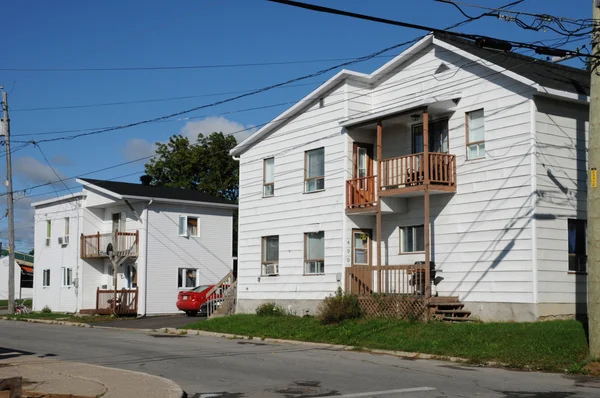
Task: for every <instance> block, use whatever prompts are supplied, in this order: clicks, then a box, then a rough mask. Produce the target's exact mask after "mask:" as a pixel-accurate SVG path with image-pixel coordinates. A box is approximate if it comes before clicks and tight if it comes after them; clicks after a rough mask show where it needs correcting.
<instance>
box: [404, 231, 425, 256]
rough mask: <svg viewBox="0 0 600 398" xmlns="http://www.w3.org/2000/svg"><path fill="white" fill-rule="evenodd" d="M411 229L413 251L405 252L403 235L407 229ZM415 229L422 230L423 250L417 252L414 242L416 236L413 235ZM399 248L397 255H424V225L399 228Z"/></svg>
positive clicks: (415, 242)
mask: <svg viewBox="0 0 600 398" xmlns="http://www.w3.org/2000/svg"><path fill="white" fill-rule="evenodd" d="M409 228H411V229H412V230H413V235H412V236H413V244H412V246H413V249H412V251H406V248H405V247H404V235H405V234H406V233H407V231H408V229H409ZM417 228H423V250H417V246H418V245H417V241H416V240H415V238H414V237H415V236H417V234H415V231H416V230H417ZM399 235H400V245H399V246H400V247H399V249H400V250H399V251H398V252H399V254H422V253H425V225H423V224H418V225H404V226H401V227H400V234H399Z"/></svg>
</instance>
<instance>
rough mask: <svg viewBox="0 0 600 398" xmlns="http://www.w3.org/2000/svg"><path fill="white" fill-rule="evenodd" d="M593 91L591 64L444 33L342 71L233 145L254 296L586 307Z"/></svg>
mask: <svg viewBox="0 0 600 398" xmlns="http://www.w3.org/2000/svg"><path fill="white" fill-rule="evenodd" d="M588 95H589V73H587V72H585V71H583V70H579V69H575V68H571V67H567V66H563V65H558V64H552V63H548V62H545V61H541V60H539V59H536V58H532V57H529V56H527V55H521V54H515V53H511V52H503V51H498V50H493V49H487V48H479V47H477V46H476V45H475V43H474V42H471V41H469V40H464V39H456V38H451V37H448V36H442V35H438V34H435V35H433V34H432V35H428V36H427V37H425V38H423V39H422V40H420V41H419V42H417V43H416V44H414V45H413V46H412V47H410V48H409V49H407V50H406V51H404V52H403V53H401V54H400V55H398V56H397V57H395V58H394V59H392V60H391V61H390V62H388V63H387V64H385V65H383V66H382V67H381V68H379V69H378V70H376V71H375V72H373V73H371V74H364V73H358V72H353V71H349V70H343V71H341V72H339V73H338V74H336V75H335V76H333V77H332V78H331V79H329V80H328V81H327V82H326V83H324V84H323V85H322V86H320V87H319V88H317V89H316V90H315V91H313V92H312V93H310V94H309V95H308V96H306V97H305V98H304V99H303V100H301V101H300V102H298V103H297V104H296V105H294V106H293V107H291V108H290V109H289V110H287V111H285V112H284V113H282V114H281V115H279V116H278V117H277V118H275V119H274V120H273V121H272V122H271V123H269V124H267V125H266V126H264V127H263V128H261V129H260V130H259V131H257V132H256V133H255V134H253V135H252V136H250V137H249V138H248V139H246V140H245V141H244V142H242V143H240V144H239V145H238V146H237V147H236V148H234V149H233V150H232V155H233V156H235V157H236V158H238V159H239V162H240V196H239V248H238V303H237V309H238V311H240V312H252V311H253V310H254V309H255V308H256V307H257V306H258V305H259V304H260V303H262V302H265V301H275V302H277V303H279V304H281V305H283V306H284V307H287V308H289V309H290V310H292V311H294V312H296V313H298V314H303V313H305V312H314V311H315V308H316V307H317V305H318V303H319V302H320V301H321V300H322V299H323V298H324V297H326V296H328V295H330V294H333V293H334V292H335V291H336V290H337V289H338V287H341V288H342V289H344V290H345V291H349V292H353V293H357V294H359V295H361V296H362V295H373V294H374V293H386V294H387V295H394V294H395V295H399V296H403V297H419V298H422V299H423V300H429V301H434V300H435V299H436V298H437V299H441V298H444V297H447V298H454V299H456V300H457V301H460V302H461V303H462V304H463V305H464V307H465V310H467V311H470V313H471V314H472V316H476V317H478V318H480V319H482V320H518V321H532V320H536V319H540V318H545V317H554V316H572V315H574V314H576V313H583V312H585V303H586V277H585V275H586V218H587V216H586V189H587V188H586V179H587V174H586V167H587V159H586V148H587V131H588V127H587V126H588V107H589V98H588Z"/></svg>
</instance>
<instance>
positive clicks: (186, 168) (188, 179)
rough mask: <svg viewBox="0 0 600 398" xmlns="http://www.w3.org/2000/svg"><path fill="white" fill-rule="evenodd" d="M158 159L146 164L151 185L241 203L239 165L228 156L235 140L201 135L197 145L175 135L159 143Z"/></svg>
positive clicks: (235, 238) (235, 233) (228, 136)
mask: <svg viewBox="0 0 600 398" xmlns="http://www.w3.org/2000/svg"><path fill="white" fill-rule="evenodd" d="M156 145H157V148H156V155H157V156H156V157H155V158H153V159H151V160H150V162H149V163H147V164H146V167H145V168H146V174H148V175H149V176H151V177H152V182H151V184H152V185H161V186H166V187H174V188H185V189H197V190H199V191H202V192H204V193H207V194H209V195H212V196H216V197H219V198H224V199H228V200H230V201H231V202H233V203H237V202H238V193H239V165H238V162H237V161H236V160H234V159H233V157H232V156H231V155H229V151H230V150H231V149H233V147H235V146H236V145H237V141H236V139H235V138H234V137H233V136H231V135H224V134H223V133H212V134H211V135H209V136H207V137H205V136H204V135H202V134H198V138H197V140H196V142H195V143H191V142H190V140H189V139H188V138H187V137H184V136H182V135H174V136H172V137H171V138H169V142H167V143H164V144H163V143H157V144H156ZM233 225H234V228H233V245H234V246H233V252H234V254H237V211H236V212H235V213H234V223H233Z"/></svg>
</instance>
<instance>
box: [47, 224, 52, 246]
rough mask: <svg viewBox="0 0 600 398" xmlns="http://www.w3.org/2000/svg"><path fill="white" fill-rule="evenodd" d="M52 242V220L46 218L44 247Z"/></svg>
mask: <svg viewBox="0 0 600 398" xmlns="http://www.w3.org/2000/svg"><path fill="white" fill-rule="evenodd" d="M51 244H52V220H46V247H50V245H51Z"/></svg>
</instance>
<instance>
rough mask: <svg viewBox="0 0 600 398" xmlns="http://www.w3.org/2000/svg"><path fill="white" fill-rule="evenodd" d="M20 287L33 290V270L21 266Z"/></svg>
mask: <svg viewBox="0 0 600 398" xmlns="http://www.w3.org/2000/svg"><path fill="white" fill-rule="evenodd" d="M20 286H21V287H24V288H33V268H29V267H24V266H21V284H20Z"/></svg>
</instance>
